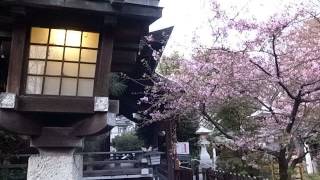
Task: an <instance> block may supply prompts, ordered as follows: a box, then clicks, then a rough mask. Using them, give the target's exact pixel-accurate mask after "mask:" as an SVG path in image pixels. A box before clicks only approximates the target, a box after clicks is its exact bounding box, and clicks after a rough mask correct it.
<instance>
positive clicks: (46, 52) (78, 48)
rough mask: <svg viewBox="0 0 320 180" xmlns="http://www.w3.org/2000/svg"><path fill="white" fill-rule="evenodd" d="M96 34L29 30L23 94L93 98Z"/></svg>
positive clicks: (96, 51)
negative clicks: (26, 69)
mask: <svg viewBox="0 0 320 180" xmlns="http://www.w3.org/2000/svg"><path fill="white" fill-rule="evenodd" d="M98 45H99V33H94V32H84V31H74V30H65V29H49V28H39V27H32V29H31V35H30V46H29V56H28V75H27V83H26V90H25V92H26V94H42V95H60V96H88V97H92V96H93V88H94V78H95V69H96V61H97V55H98Z"/></svg>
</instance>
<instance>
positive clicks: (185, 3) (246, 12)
mask: <svg viewBox="0 0 320 180" xmlns="http://www.w3.org/2000/svg"><path fill="white" fill-rule="evenodd" d="M306 1H307V0H221V2H220V4H221V7H222V8H223V9H225V10H226V11H227V12H228V13H230V14H231V15H232V14H234V13H235V12H240V14H241V16H242V17H246V18H252V17H253V18H255V19H257V20H259V21H264V20H266V19H268V18H269V17H270V16H271V15H272V14H274V13H279V12H281V11H283V10H284V8H285V6H286V5H289V4H297V3H300V2H306ZM160 6H162V7H164V9H163V15H162V18H161V19H159V20H158V21H156V22H155V23H153V24H152V25H151V26H150V31H154V30H158V29H162V28H166V27H170V26H174V27H175V28H174V30H173V33H172V35H171V38H170V40H169V42H168V45H167V47H166V50H165V55H170V54H171V53H172V52H174V51H179V52H180V53H181V54H184V55H186V56H189V55H190V54H191V50H192V48H191V47H192V43H191V41H192V38H193V37H194V35H197V37H199V38H200V39H201V42H203V44H207V45H208V44H210V29H209V26H208V17H209V15H210V0H161V1H160Z"/></svg>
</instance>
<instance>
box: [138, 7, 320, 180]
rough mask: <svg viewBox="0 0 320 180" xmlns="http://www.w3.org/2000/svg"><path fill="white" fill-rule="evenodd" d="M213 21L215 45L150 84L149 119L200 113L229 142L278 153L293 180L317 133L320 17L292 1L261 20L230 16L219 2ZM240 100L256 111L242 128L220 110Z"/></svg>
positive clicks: (285, 175)
mask: <svg viewBox="0 0 320 180" xmlns="http://www.w3.org/2000/svg"><path fill="white" fill-rule="evenodd" d="M293 11H294V12H293ZM211 23H212V27H213V30H212V36H213V45H212V46H211V47H209V48H208V47H206V48H203V47H201V48H198V49H195V52H194V56H193V57H192V59H191V60H190V59H185V60H181V61H179V62H180V68H179V70H178V71H176V72H175V73H173V74H172V75H171V76H169V77H167V78H166V79H163V80H162V81H160V82H158V83H156V84H155V86H153V87H150V88H148V89H147V90H146V91H147V94H148V98H143V99H142V101H143V102H144V103H150V104H151V106H150V108H149V109H148V110H146V111H145V112H144V113H145V115H150V117H151V118H150V119H149V120H148V122H154V121H161V120H165V119H168V118H172V117H176V116H177V115H183V114H184V115H185V114H188V113H197V114H198V115H199V117H202V118H203V119H204V120H206V121H208V122H210V123H212V125H213V126H214V128H215V129H216V130H218V131H219V132H220V133H221V134H222V135H223V136H224V137H225V138H227V139H228V141H226V143H227V142H228V143H229V145H230V146H232V147H234V148H239V149H247V150H250V151H262V152H265V153H267V154H269V155H271V156H273V157H274V158H275V159H276V160H277V161H278V165H279V174H280V179H281V180H288V179H290V172H291V170H292V169H294V168H295V167H296V165H297V164H298V163H301V162H302V161H303V158H304V157H305V155H306V153H307V152H305V151H304V145H305V143H309V142H310V139H312V138H314V137H317V136H319V129H320V18H318V14H317V13H316V12H314V11H311V10H310V11H309V10H307V9H302V8H294V10H293V9H291V8H289V7H288V11H287V12H284V13H283V14H281V15H275V16H273V17H271V18H270V19H269V20H268V21H267V22H264V23H259V22H255V21H249V20H246V19H237V18H230V17H228V16H227V15H226V13H224V12H223V11H221V9H219V5H218V3H215V2H214V3H213V19H212V21H211ZM234 34H237V35H238V36H237V37H239V39H237V45H236V46H234V45H231V44H234V43H233V42H231V41H232V36H233V35H234ZM233 38H234V37H233ZM234 99H245V100H246V101H247V102H249V104H250V105H251V106H249V107H250V108H251V109H252V112H253V113H252V114H251V115H250V116H248V117H247V118H246V120H245V121H242V122H241V126H240V131H237V132H236V131H232V130H230V129H228V128H226V127H224V126H223V124H222V123H221V121H219V119H217V118H216V116H215V115H216V111H217V108H218V107H219V106H221V105H222V104H224V103H226V102H230V101H232V100H234ZM252 127H254V128H252ZM230 142H231V143H230Z"/></svg>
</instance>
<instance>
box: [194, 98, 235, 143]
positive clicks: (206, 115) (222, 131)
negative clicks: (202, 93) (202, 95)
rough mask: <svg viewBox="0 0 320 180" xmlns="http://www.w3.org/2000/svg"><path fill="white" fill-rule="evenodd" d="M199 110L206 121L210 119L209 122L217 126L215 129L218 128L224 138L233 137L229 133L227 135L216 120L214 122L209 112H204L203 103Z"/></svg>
mask: <svg viewBox="0 0 320 180" xmlns="http://www.w3.org/2000/svg"><path fill="white" fill-rule="evenodd" d="M200 110H201V113H202V115H203V116H204V117H205V118H206V119H207V120H208V121H210V122H211V123H212V124H213V125H214V127H215V128H217V130H218V131H219V132H221V133H222V134H223V135H224V136H225V137H226V138H228V139H234V137H233V136H231V135H229V134H228V133H227V132H226V131H225V130H224V128H223V127H222V126H221V125H220V124H219V123H218V122H216V121H215V120H213V119H212V118H211V117H210V116H209V114H208V113H207V112H206V106H205V103H202V107H201V109H200Z"/></svg>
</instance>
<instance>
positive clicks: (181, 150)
mask: <svg viewBox="0 0 320 180" xmlns="http://www.w3.org/2000/svg"><path fill="white" fill-rule="evenodd" d="M176 149H177V154H190V151H189V142H178V143H176Z"/></svg>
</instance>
